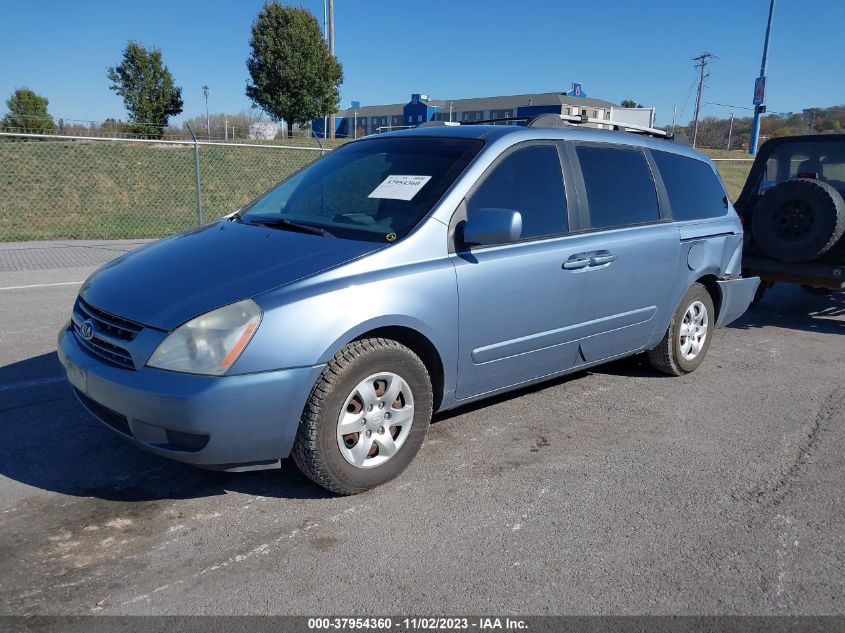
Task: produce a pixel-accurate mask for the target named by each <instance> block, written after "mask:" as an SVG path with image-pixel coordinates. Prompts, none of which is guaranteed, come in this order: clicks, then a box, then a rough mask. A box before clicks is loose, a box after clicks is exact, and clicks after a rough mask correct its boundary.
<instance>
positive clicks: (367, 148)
mask: <svg viewBox="0 0 845 633" xmlns="http://www.w3.org/2000/svg"><path fill="white" fill-rule="evenodd" d="M482 146H483V142H482V141H480V140H478V139H452V138H420V137H406V138H381V139H372V140H366V141H358V142H355V143H350V144H348V145H344V146H343V147H341V148H339V149H337V150H335V151H334V152H332V153H331V154H329V155H328V156H326V157H325V158H322V159H320V160H318V161H316V162H314V163H312V164H311V165H309V166H307V167H306V168H305V169H303V170H302V171H300V172H298V173H296V174H294V175H293V176H291V177H290V178H288V179H287V180H285V181H282V182H281V183H280V184H279V185H277V186H276V187H274V188H273V189H271V190H270V191H268V192H267V193H266V194H264V195H263V196H262V197H260V198H258V199H257V200H255V201H254V202H252V203H251V204H249V205H248V206H247V207H245V208H244V211H243V212H242V213H241V214H240V216H239V217H240V219H241V220H242V221H244V222H252V223H256V224H257V223H268V224H273V223H275V224H276V225H277V226H279V227H280V228H284V227H288V228H290V227H291V226H292V224H294V223H295V224H297V225H300V227H301V225H306V226H308V227H316V228H318V229H323V232H324V233H325V232H327V233H330V234H331V235H334V236H336V237H340V238H347V239H358V240H369V241H380V242H384V241H387V242H392V241H394V240H396V239H399V238H401V237H402V236H404V235H406V234H407V233H408V232H410V231H411V230H412V229H413V228H414V227H415V226H416V225H417V224H418V223H419V221H420V220H421V219H422V218H423V217H425V215H426V214H427V213H428V212H429V211H430V210H431V208H432V207H433V206H434V204H435V203H436V202H437V201H438V200H439V199H440V197H441V196H442V195H443V194H444V193H445V192H446V190H447V189H448V188H449V186H450V185H451V184H452V183H453V182H454V181H455V179H456V178H457V177H458V176H459V175H460V173H461V172H462V171H463V170H464V168H465V167H466V166H467V164H469V162H470V161H471V160H472V159H473V158H474V157H475V156H476V154H478V152H479V150H480V149H481V147H482Z"/></svg>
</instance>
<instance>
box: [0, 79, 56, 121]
mask: <svg viewBox="0 0 845 633" xmlns="http://www.w3.org/2000/svg"><path fill="white" fill-rule="evenodd" d="M49 103H50V102H49V101H48V100H47V97H42V96H41V95H40V94H38V93H36V92H33V91H32V90H30V89H29V88H18V89H17V90H15V91H14V92H13V93H12V95H11V96H10V97H9V98H8V99H6V107H7V108H8V109H9V113H8V114H7V115H6V116H5V117H3V122H2V123H3V127H4V128H24V129H27V130H35V131H44V130H54V129H56V123H55V122H54V121H53V117H52V116H50V113H49V112H47V105H48V104H49Z"/></svg>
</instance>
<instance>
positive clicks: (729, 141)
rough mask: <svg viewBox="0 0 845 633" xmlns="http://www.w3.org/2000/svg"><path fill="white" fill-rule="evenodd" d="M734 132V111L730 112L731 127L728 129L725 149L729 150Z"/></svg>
mask: <svg viewBox="0 0 845 633" xmlns="http://www.w3.org/2000/svg"><path fill="white" fill-rule="evenodd" d="M733 132H734V111H733V110H731V126H730V127H729V128H728V147H727V149H728V150H730V148H731V136H733Z"/></svg>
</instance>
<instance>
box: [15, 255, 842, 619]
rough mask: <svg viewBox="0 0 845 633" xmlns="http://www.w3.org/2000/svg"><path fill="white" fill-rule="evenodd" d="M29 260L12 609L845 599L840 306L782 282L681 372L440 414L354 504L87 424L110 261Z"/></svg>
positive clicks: (731, 608)
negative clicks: (80, 338)
mask: <svg viewBox="0 0 845 633" xmlns="http://www.w3.org/2000/svg"><path fill="white" fill-rule="evenodd" d="M71 263H73V262H71ZM19 268H20V267H17V268H15V269H12V270H10V271H8V272H2V273H0V613H5V614H34V613H37V614H70V613H73V614H90V613H102V614H153V613H156V614H159V613H165V614H193V613H214V614H243V613H262V614H339V615H349V614H357V615H374V614H394V615H395V614H447V613H452V614H481V613H490V612H496V613H511V614H568V613H579V614H670V613H683V614H843V613H845V601H843V600H842V596H843V594H845V548H844V547H843V538H844V537H845V506H844V505H843V503H845V501H843V494H842V492H843V476H845V457H843V446H845V391H843V378H845V363H843V355H844V354H843V352H845V344H843V341H845V338H843V335H845V297H843V296H842V295H840V296H839V297H811V296H809V295H807V294H805V293H803V292H802V291H801V290H800V289H797V288H793V287H776V288H775V289H773V290H772V291H771V292H770V293H769V294H768V295H767V296H766V298H765V300H764V302H763V304H762V305H761V306H760V307H759V308H758V309H757V310H755V311H753V312H751V313H749V314H747V315H746V316H745V317H744V318H743V319H742V320H740V321H739V322H738V323H735V324H734V325H733V326H732V327H729V328H727V329H725V330H721V331H719V332H718V333H717V335H716V338H715V339H714V341H713V344H712V346H711V348H710V353H709V357H708V359H707V360H706V362H705V363H704V364H703V365H702V367H701V368H700V369H699V370H698V371H697V372H695V373H694V374H691V375H689V376H685V377H683V378H667V377H662V376H659V375H657V374H655V373H654V372H652V371H651V370H649V369H648V368H647V367H646V366H645V365H644V364H643V363H642V362H641V361H640V360H639V359H637V358H634V359H628V360H625V361H621V362H616V363H613V364H610V365H607V366H604V367H600V368H598V369H595V370H593V371H589V372H582V373H579V374H575V375H573V376H570V377H567V378H565V379H561V380H557V381H554V382H551V383H548V384H544V385H542V386H539V387H535V388H531V389H527V390H523V391H519V392H516V393H514V394H511V395H508V396H505V397H499V398H496V399H493V400H491V401H487V402H484V403H481V404H478V405H473V406H471V407H468V408H464V409H461V410H458V411H456V412H450V413H448V414H445V415H441V416H439V417H438V418H437V419H436V421H435V423H434V424H433V425H432V427H431V428H430V430H429V434H428V437H427V440H426V443H425V445H424V446H423V449H422V450H421V452H420V454H419V455H418V457H417V459H416V460H415V462H414V464H412V466H411V468H410V469H409V470H408V471H406V473H405V474H404V475H403V476H402V477H401V478H400V479H399V480H397V481H395V482H393V483H391V484H388V485H387V486H384V487H382V488H380V489H377V490H375V491H372V492H369V493H366V494H364V495H360V496H357V497H352V498H336V497H331V496H329V495H327V494H326V493H324V492H323V491H322V490H321V489H319V488H316V487H315V486H313V485H312V484H311V483H310V482H308V481H307V480H306V479H305V478H304V477H302V476H301V475H300V474H299V473H298V472H297V471H296V468H295V467H294V466H293V465H292V464H290V463H286V464H284V467H283V468H282V470H281V471H269V472H263V473H242V474H224V473H213V472H205V471H201V470H196V469H193V468H191V467H188V466H184V465H180V464H176V463H171V462H168V461H165V460H162V459H159V458H157V457H154V456H150V455H147V454H144V453H142V452H140V451H139V450H137V449H136V448H135V447H134V446H132V445H131V444H128V443H126V442H124V441H123V440H122V439H120V438H118V437H116V436H115V435H114V434H113V433H112V432H110V431H109V430H107V429H106V428H104V427H103V426H101V425H100V424H99V423H98V422H96V421H95V420H93V419H91V418H90V416H88V415H87V414H86V413H85V412H84V411H83V410H82V408H81V407H80V406H79V405H78V404H77V403H76V402H75V400H74V398H73V396H72V395H71V393H70V389H69V387H68V385H67V384H66V383H65V382H64V380H63V379H62V376H61V371H60V366H59V363H58V361H57V359H56V356H55V353H54V350H55V338H56V332H57V331H58V329H59V328H60V326H61V325H62V323H63V322H64V321H65V320H66V319H67V317H68V314H69V310H70V306H71V304H72V301H73V298H74V296H75V293H76V291H77V288H78V286H77V285H76V284H75V283H74V282H76V281H81V280H82V279H84V278H85V276H86V275H87V274H88V273H89V272H90V271H91V270H93V268H91V267H70V268H67V267H66V268H63V269H61V270H53V269H43V270H40V271H39V270H35V271H33V270H20V269H19ZM46 283H49V284H65V285H51V286H46V287H27V288H19V287H18V286H24V285H26V286H28V285H31V284H46ZM8 288H12V289H8Z"/></svg>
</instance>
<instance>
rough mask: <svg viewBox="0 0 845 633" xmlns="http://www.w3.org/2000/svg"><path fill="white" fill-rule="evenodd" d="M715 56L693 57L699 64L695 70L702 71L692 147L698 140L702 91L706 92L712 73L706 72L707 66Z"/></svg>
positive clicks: (697, 96) (699, 79) (696, 97)
mask: <svg viewBox="0 0 845 633" xmlns="http://www.w3.org/2000/svg"><path fill="white" fill-rule="evenodd" d="M714 57H715V55H713V54H712V53H707V52H705V53H702V54H701V55H699V56H698V57H693V59H692V61H694V62H698V63H697V64H696V65H695V68H698V69H699V71H700V74H699V77H698V92H697V93H696V95H695V116H694V117H693V121H694V122H693V132H692V146H693V147H695V142H696V140H697V139H698V115H699V113H700V112H701V91H702V90H704V80H705V79H707V78H708V77H709V76H710V73H708V72H705V70H706V69H707V64H708V63H709V62H710V60H711V59H713V58H714Z"/></svg>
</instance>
